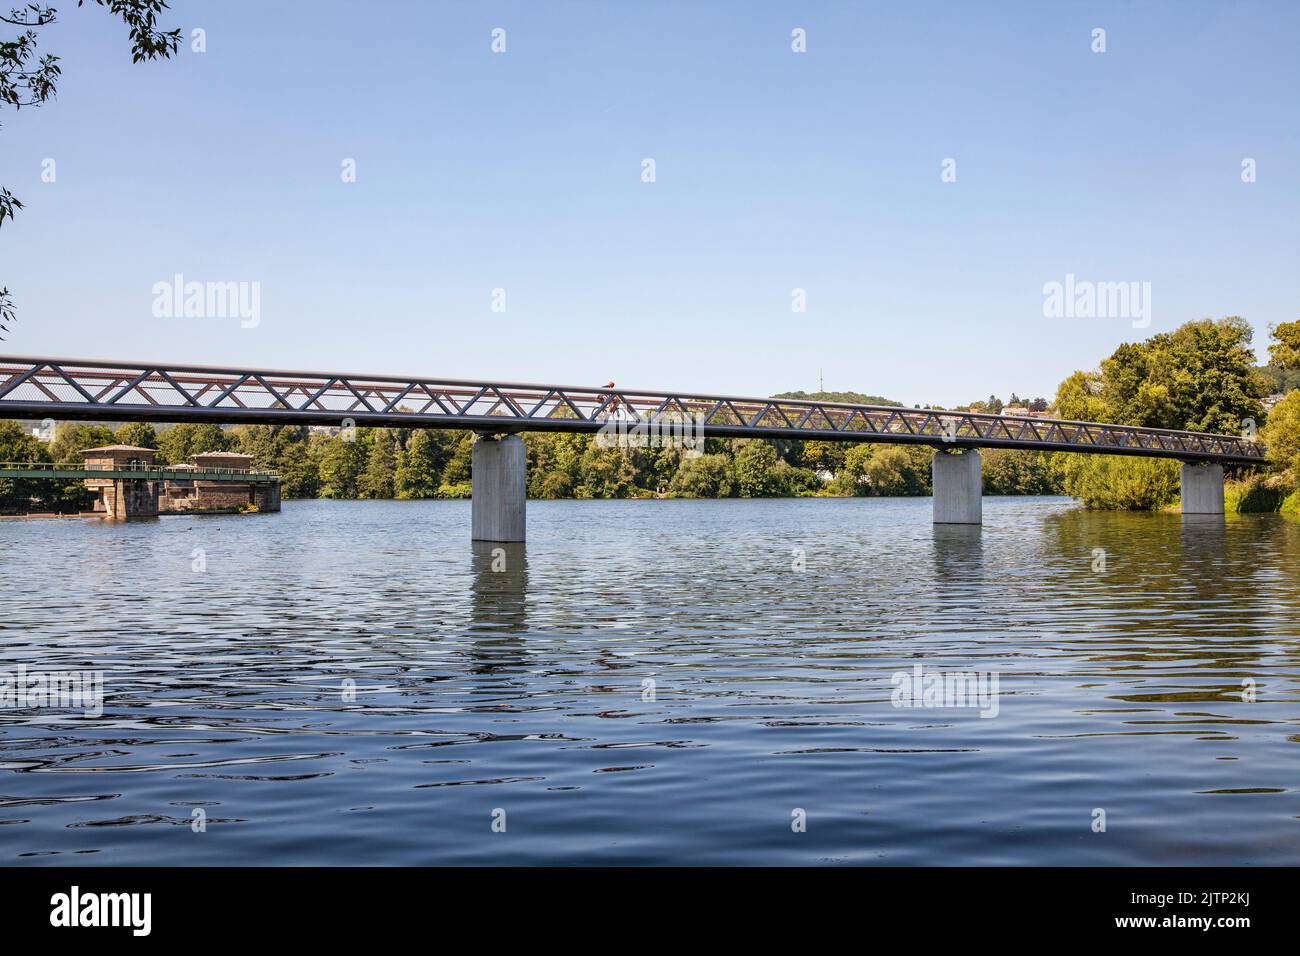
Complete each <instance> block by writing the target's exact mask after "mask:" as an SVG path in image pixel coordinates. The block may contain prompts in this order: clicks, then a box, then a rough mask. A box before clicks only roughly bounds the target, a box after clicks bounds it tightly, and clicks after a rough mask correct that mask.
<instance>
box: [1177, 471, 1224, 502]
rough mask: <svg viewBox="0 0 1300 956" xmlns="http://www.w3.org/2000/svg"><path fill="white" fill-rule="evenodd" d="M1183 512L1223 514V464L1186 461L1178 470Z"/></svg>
mask: <svg viewBox="0 0 1300 956" xmlns="http://www.w3.org/2000/svg"><path fill="white" fill-rule="evenodd" d="M1178 478H1179V484H1180V485H1181V486H1182V499H1183V505H1182V507H1183V514H1185V515H1221V514H1223V466H1222V465H1215V464H1211V463H1209V462H1197V463H1193V462H1190V461H1189V462H1187V463H1185V464H1184V465H1183V470H1182V472H1180V474H1179V476H1178Z"/></svg>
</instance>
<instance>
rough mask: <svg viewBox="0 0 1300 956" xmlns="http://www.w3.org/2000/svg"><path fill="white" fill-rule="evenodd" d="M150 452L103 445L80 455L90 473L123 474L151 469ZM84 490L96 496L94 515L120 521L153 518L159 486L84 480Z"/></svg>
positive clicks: (107, 477)
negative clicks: (100, 471) (112, 472)
mask: <svg viewBox="0 0 1300 956" xmlns="http://www.w3.org/2000/svg"><path fill="white" fill-rule="evenodd" d="M156 454H157V452H156V451H154V449H152V448H141V447H139V446H138V445H103V446H101V447H99V448H86V449H83V450H82V452H81V455H82V458H83V460H84V463H85V467H86V468H87V469H88V470H92V471H99V470H102V471H118V472H120V471H122V470H130V469H144V468H152V467H154V456H155V455H156ZM84 484H85V486H86V488H87V489H89V490H90V491H93V492H95V495H96V498H95V505H94V511H95V514H101V515H104V516H105V517H107V518H112V519H114V520H116V521H120V520H122V519H123V518H156V517H157V516H158V486H159V485H160V484H161V482H158V481H151V480H149V479H147V478H121V477H117V476H111V475H105V476H104V477H103V478H87V479H86V480H85V482H84Z"/></svg>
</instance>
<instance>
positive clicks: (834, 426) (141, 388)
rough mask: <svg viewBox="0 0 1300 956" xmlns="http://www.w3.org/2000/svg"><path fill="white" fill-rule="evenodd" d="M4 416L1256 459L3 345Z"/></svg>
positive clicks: (770, 402)
mask: <svg viewBox="0 0 1300 956" xmlns="http://www.w3.org/2000/svg"><path fill="white" fill-rule="evenodd" d="M0 415H9V416H18V415H21V416H23V417H38V418H39V417H46V416H48V417H51V418H59V417H61V418H80V419H110V420H124V419H126V420H133V421H210V422H230V423H234V422H258V423H264V424H287V423H296V424H316V425H334V426H338V425H341V424H344V423H346V422H349V421H350V422H351V423H353V424H356V425H386V426H393V427H423V428H467V429H474V430H476V431H484V432H519V431H532V430H543V431H573V432H595V431H599V430H601V429H604V428H606V427H608V426H609V425H610V424H611V423H612V422H616V421H617V420H618V419H624V420H626V421H629V422H631V423H633V424H634V425H639V424H651V425H654V424H666V423H672V422H674V421H681V420H686V421H689V422H694V423H697V424H698V426H699V429H700V432H701V433H702V434H703V435H706V436H711V437H712V436H716V437H767V438H802V439H818V440H825V441H884V442H898V443H922V444H930V445H935V446H937V447H942V446H944V445H945V444H947V445H952V446H955V447H1004V448H1038V449H1043V450H1056V451H1080V452H1094V453H1108V454H1129V455H1148V456H1152V457H1165V458H1177V459H1182V460H1202V459H1204V460H1214V461H1223V462H1236V463H1259V462H1263V461H1265V460H1266V458H1267V453H1266V451H1265V449H1264V447H1263V446H1262V445H1261V444H1259V443H1257V442H1255V441H1252V440H1250V439H1249V438H1247V437H1244V436H1234V435H1215V434H1210V433H1206V432H1193V431H1175V430H1169V429H1159V428H1142V427H1137V426H1130V425H1109V424H1104V423H1097V422H1079V421H1069V420H1060V419H1048V418H1038V417H1029V418H1023V417H1013V416H1005V415H991V414H987V413H982V412H958V411H946V410H941V409H911V408H899V407H894V406H876V405H854V404H849V403H844V402H823V401H817V400H811V399H785V398H782V399H775V398H771V399H766V398H752V397H750V398H744V397H736V396H717V395H703V394H698V393H689V392H673V391H659V390H647V389H625V388H616V387H614V386H612V385H611V386H605V387H600V388H592V387H587V386H563V385H538V384H527V383H519V382H482V381H467V380H460V379H429V378H407V377H400V376H392V375H355V374H333V373H321V372H292V371H283V370H270V369H230V368H213V367H210V366H201V365H158V364H136V365H130V364H123V363H111V362H95V361H83V360H72V359H49V358H11V357H0Z"/></svg>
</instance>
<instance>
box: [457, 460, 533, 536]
mask: <svg viewBox="0 0 1300 956" xmlns="http://www.w3.org/2000/svg"><path fill="white" fill-rule="evenodd" d="M470 466H471V470H472V471H471V486H472V501H471V502H470V512H471V515H470V525H471V528H472V537H473V539H474V540H475V541H523V540H524V525H525V521H524V517H525V512H526V510H527V505H528V453H527V450H526V449H525V447H524V440H523V439H522V438H520V437H519V436H518V435H501V436H496V435H480V436H479V437H478V439H477V440H476V441H475V442H474V450H473V452H472V457H471V459H470Z"/></svg>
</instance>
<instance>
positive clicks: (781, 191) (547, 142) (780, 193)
mask: <svg viewBox="0 0 1300 956" xmlns="http://www.w3.org/2000/svg"><path fill="white" fill-rule="evenodd" d="M51 2H54V0H51ZM56 6H59V7H60V8H61V10H60V13H61V21H62V22H61V23H59V24H57V25H55V26H52V27H49V28H47V29H46V30H45V31H43V33H44V36H43V41H42V43H43V48H44V49H46V50H48V51H50V52H56V53H58V54H60V55H61V56H62V57H63V67H64V74H63V79H62V82H61V84H60V87H59V95H58V99H57V100H56V101H54V102H52V103H49V104H47V105H46V106H44V107H42V108H40V109H32V110H23V111H21V112H20V113H14V112H13V111H12V110H7V109H6V110H3V111H0V122H2V123H3V128H2V129H0V184H3V185H6V186H8V187H9V188H10V189H11V190H13V191H14V193H15V194H16V195H18V196H19V197H20V198H21V199H22V200H24V201H25V202H26V204H27V206H26V209H24V210H23V211H22V212H21V213H20V214H19V218H18V220H17V221H16V222H12V223H10V222H6V223H5V224H4V226H3V228H2V229H0V285H7V286H8V287H9V289H10V291H11V294H12V295H13V297H14V299H15V301H16V303H17V306H18V308H19V310H20V315H19V319H18V323H17V326H16V327H15V328H14V330H13V333H12V334H11V336H10V339H9V341H8V342H5V343H4V344H3V345H0V350H3V351H4V352H6V353H8V354H35V355H64V356H76V357H85V358H129V359H161V360H170V361H177V362H202V363H210V364H233V365H254V366H270V367H283V368H310V369H322V370H337V371H359V372H396V373H417V374H424V375H430V376H450V377H458V378H473V377H491V378H498V379H506V380H515V381H554V382H561V383H569V384H588V383H591V384H601V383H603V382H605V381H606V380H607V379H610V378H613V379H615V380H617V381H618V383H619V384H620V385H627V386H638V385H641V386H647V387H651V386H663V387H671V388H680V389H686V390H691V391H717V392H726V393H731V394H768V393H771V392H775V391H782V390H787V389H797V388H803V389H815V388H816V387H817V380H818V373H819V370H822V372H823V374H824V379H825V384H826V387H827V388H828V389H835V390H844V389H852V390H858V391H864V392H870V393H875V394H882V395H886V396H889V397H891V398H895V399H898V400H900V401H904V402H906V403H908V404H912V403H924V402H936V403H943V404H956V403H960V402H966V401H970V400H972V399H975V398H979V397H981V396H986V395H988V394H989V393H990V392H996V393H998V394H999V395H1001V396H1002V397H1003V398H1005V397H1006V396H1007V393H1009V392H1010V391H1012V390H1015V391H1017V392H1018V393H1019V394H1021V395H1022V396H1028V395H1040V394H1041V395H1045V396H1048V397H1050V396H1051V394H1052V393H1053V391H1054V389H1055V386H1056V384H1057V383H1058V382H1059V381H1060V379H1062V378H1063V377H1064V376H1066V375H1067V374H1069V373H1070V372H1071V371H1073V370H1074V369H1076V368H1081V367H1094V366H1095V365H1096V363H1097V361H1098V360H1099V359H1100V358H1102V357H1104V356H1105V355H1107V354H1109V352H1110V351H1112V350H1113V349H1114V347H1115V346H1116V345H1117V344H1119V343H1120V342H1122V341H1125V340H1133V339H1135V338H1141V337H1144V336H1146V335H1149V334H1151V333H1153V332H1157V331H1161V330H1166V329H1171V328H1173V327H1175V326H1177V325H1178V324H1180V323H1182V322H1184V321H1187V320H1189V319H1194V318H1200V317H1204V316H1207V315H1209V316H1216V317H1217V316H1221V315H1226V314H1239V315H1243V316H1245V317H1246V318H1247V319H1249V320H1250V321H1251V322H1252V323H1253V325H1254V326H1255V328H1256V330H1257V334H1256V345H1257V347H1258V348H1259V350H1260V351H1261V353H1262V351H1263V349H1264V347H1265V346H1266V344H1267V333H1266V329H1267V326H1268V325H1269V324H1270V323H1277V322H1283V321H1291V320H1294V319H1296V318H1300V268H1298V266H1300V109H1298V108H1297V96H1298V92H1297V91H1300V58H1297V57H1296V55H1295V51H1296V49H1297V48H1298V47H1300V4H1296V3H1286V2H1276V3H1187V2H1180V3H1143V4H1132V3H1113V4H1112V3H1064V4H1041V3H1026V4H1010V3H1008V4H976V3H920V4H906V5H902V4H885V3H860V4H850V3H820V4H816V5H812V4H799V3H739V2H736V3H723V2H710V3H687V2H681V3H673V2H661V3H637V2H617V3H616V2H612V0H610V2H590V3H586V2H584V3H578V2H568V3H563V2H555V3H547V4H543V3H536V2H529V3H474V4H469V3H452V2H373V3H368V4H364V5H358V4H356V3H343V2H331V0H317V2H312V3H307V2H293V3H290V2H285V3H274V4H272V3H265V2H263V3H254V2H250V0H223V2H220V3H215V2H191V0H177V2H173V4H172V7H173V10H172V14H171V15H170V17H169V18H168V20H169V23H170V24H172V25H175V26H181V27H184V28H185V30H186V34H187V36H188V33H189V30H190V29H192V28H194V27H202V28H203V29H204V30H205V31H206V39H207V52H206V53H202V54H198V53H194V52H192V51H191V50H190V49H189V45H188V41H187V43H186V44H185V45H184V46H183V47H182V50H181V53H180V55H179V57H178V58H177V59H176V60H175V61H173V62H163V63H152V64H136V65H133V64H132V63H131V62H130V55H129V51H128V43H127V38H126V36H125V28H124V27H123V26H122V25H121V24H120V23H115V22H114V21H113V20H112V19H111V18H110V17H109V15H108V14H107V13H106V12H104V11H102V10H100V9H96V8H81V9H77V8H76V5H75V3H72V2H71V0H62V2H61V3H56ZM497 27H500V28H503V29H505V31H506V52H505V53H502V54H494V53H492V52H491V49H490V43H491V35H490V34H491V31H492V30H493V29H494V28H497ZM796 27H798V28H802V29H804V30H806V33H807V52H806V53H803V54H796V53H794V52H792V51H791V48H790V44H791V39H790V33H791V30H792V29H794V28H796ZM1097 27H1101V28H1103V29H1105V31H1106V46H1107V49H1106V52H1105V53H1102V54H1098V53H1094V52H1092V50H1091V48H1090V46H1091V43H1092V39H1091V33H1092V30H1093V29H1094V28H1097ZM647 157H650V158H653V159H654V160H655V163H656V181H655V182H653V183H645V182H642V175H641V174H642V160H643V159H644V158H647ZM1246 157H1250V158H1253V159H1255V161H1256V163H1257V176H1258V179H1257V181H1256V182H1254V183H1250V184H1246V183H1243V182H1242V181H1241V162H1242V160H1243V158H1246ZM47 158H53V159H54V160H55V161H56V164H57V167H56V171H57V180H56V182H54V183H43V182H42V181H41V172H42V161H43V160H45V159H47ZM347 158H352V159H355V161H356V164H357V167H356V168H357V181H356V182H355V183H344V182H343V181H342V177H341V175H340V173H341V164H342V162H343V160H344V159H347ZM947 158H954V159H955V160H956V164H957V165H956V170H957V179H956V182H951V183H945V182H942V181H941V178H940V171H941V163H942V162H943V161H944V160H945V159H947ZM176 273H180V274H182V275H184V277H185V278H186V280H198V281H241V282H258V283H260V284H261V286H260V288H261V315H260V322H259V324H258V325H257V326H256V327H255V328H241V326H240V323H239V321H238V320H236V319H229V318H218V317H207V318H189V319H185V318H158V317H155V315H154V314H153V309H152V305H153V294H152V288H153V286H154V284H155V283H157V282H159V281H170V280H171V278H172V276H173V275H175V274H176ZM1067 273H1073V274H1075V275H1076V276H1078V277H1079V278H1081V279H1089V280H1094V281H1144V282H1150V283H1151V289H1152V293H1151V297H1152V321H1151V325H1150V328H1148V329H1145V330H1136V329H1134V328H1133V327H1132V324H1131V322H1129V321H1128V320H1126V319H1119V318H1092V319H1086V318H1052V319H1049V318H1045V317H1044V314H1043V299H1044V296H1043V285H1044V284H1045V283H1047V282H1051V281H1063V280H1064V278H1065V276H1066V274H1067ZM498 288H501V289H504V290H505V303H506V311H505V312H504V313H500V312H494V311H492V308H491V306H492V294H493V290H494V289H498ZM796 288H802V289H805V290H806V295H807V311H806V312H804V313H795V312H792V311H791V296H792V290H793V289H796Z"/></svg>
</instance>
